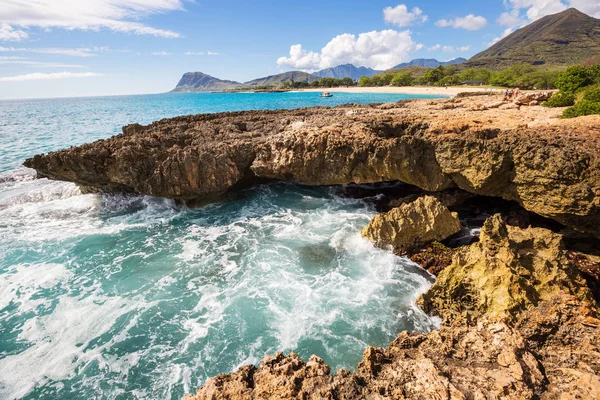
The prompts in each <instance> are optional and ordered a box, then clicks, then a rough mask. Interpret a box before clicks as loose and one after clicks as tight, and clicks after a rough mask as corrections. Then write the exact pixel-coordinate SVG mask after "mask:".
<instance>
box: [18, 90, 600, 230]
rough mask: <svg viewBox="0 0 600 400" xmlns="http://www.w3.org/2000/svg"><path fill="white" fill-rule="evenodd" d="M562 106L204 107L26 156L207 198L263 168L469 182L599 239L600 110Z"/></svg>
mask: <svg viewBox="0 0 600 400" xmlns="http://www.w3.org/2000/svg"><path fill="white" fill-rule="evenodd" d="M560 112H561V110H557V109H547V108H544V107H538V106H534V107H520V106H517V105H515V104H512V103H510V104H503V103H502V99H501V98H500V97H496V96H476V97H468V96H467V97H461V98H456V99H441V100H434V101H431V100H415V101H404V102H400V103H397V104H382V105H346V106H341V107H336V108H313V109H301V110H292V111H287V110H285V111H248V112H237V113H221V114H208V115H193V116H184V117H177V118H171V119H165V120H161V121H158V122H155V123H152V124H150V125H148V126H141V125H137V124H134V125H129V126H126V127H124V128H123V133H122V134H120V135H117V136H115V137H112V138H110V139H107V140H100V141H97V142H94V143H91V144H86V145H82V146H78V147H73V148H70V149H66V150H62V151H58V152H54V153H50V154H46V155H38V156H35V157H33V158H31V159H29V160H27V161H26V162H25V165H26V166H28V167H31V168H35V169H36V170H37V172H38V176H40V177H48V178H50V179H57V180H67V181H72V182H75V183H77V184H79V185H81V186H82V187H83V188H84V189H86V190H88V191H122V192H133V193H141V194H147V195H152V196H161V197H169V198H176V199H180V200H182V201H200V202H206V201H214V200H215V199H218V198H221V196H223V195H224V194H226V193H227V192H228V191H231V190H234V189H235V188H236V187H238V186H239V185H242V184H251V183H252V182H254V181H255V180H256V179H259V178H268V179H276V180H285V181H292V182H297V183H300V184H306V185H332V184H345V183H349V182H358V183H368V182H381V181H402V182H406V183H409V184H412V185H415V186H418V187H420V188H422V189H425V190H427V191H441V190H444V189H448V188H452V187H458V188H461V189H463V190H465V191H467V192H470V193H474V194H479V195H486V196H495V197H501V198H504V199H507V200H514V201H516V202H518V203H519V204H521V205H522V206H523V207H524V208H526V209H527V210H530V211H532V212H535V213H537V214H539V215H542V216H545V217H548V218H552V219H554V220H556V221H559V222H560V223H562V224H564V225H567V226H570V227H573V228H575V229H577V230H580V231H583V232H589V233H592V234H594V235H596V236H597V237H600V162H599V161H600V151H599V150H600V117H598V116H590V117H585V118H578V119H575V120H561V119H558V116H559V115H560Z"/></svg>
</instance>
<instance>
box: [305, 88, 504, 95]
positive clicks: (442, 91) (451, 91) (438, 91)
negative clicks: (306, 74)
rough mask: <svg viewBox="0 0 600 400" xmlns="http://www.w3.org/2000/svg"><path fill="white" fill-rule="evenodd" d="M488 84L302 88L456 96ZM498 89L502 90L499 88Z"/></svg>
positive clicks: (322, 90)
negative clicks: (446, 86)
mask: <svg viewBox="0 0 600 400" xmlns="http://www.w3.org/2000/svg"><path fill="white" fill-rule="evenodd" d="M486 90H488V87H487V86H476V87H471V86H452V87H448V88H445V87H427V86H407V87H396V86H378V87H337V88H316V89H313V88H311V89H300V91H302V92H332V93H335V92H345V93H393V94H432V95H436V96H443V95H447V96H456V95H457V94H458V93H461V92H483V91H486ZM496 91H498V92H500V91H499V89H496Z"/></svg>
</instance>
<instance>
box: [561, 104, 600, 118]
mask: <svg viewBox="0 0 600 400" xmlns="http://www.w3.org/2000/svg"><path fill="white" fill-rule="evenodd" d="M594 114H600V103H597V102H593V101H589V100H581V101H579V102H577V104H575V105H574V106H573V107H571V108H567V109H566V110H565V111H563V115H562V117H563V118H575V117H581V116H584V115H594Z"/></svg>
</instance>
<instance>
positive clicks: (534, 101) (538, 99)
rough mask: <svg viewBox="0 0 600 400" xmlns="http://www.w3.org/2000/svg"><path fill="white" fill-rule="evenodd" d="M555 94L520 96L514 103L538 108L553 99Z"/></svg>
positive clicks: (542, 93)
mask: <svg viewBox="0 0 600 400" xmlns="http://www.w3.org/2000/svg"><path fill="white" fill-rule="evenodd" d="M553 93H554V92H530V93H525V94H522V95H520V96H519V97H518V98H517V99H515V100H514V103H515V104H517V105H520V106H537V105H538V104H540V103H543V102H544V101H546V100H548V99H549V98H550V97H552V94H553Z"/></svg>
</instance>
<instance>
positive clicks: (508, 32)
mask: <svg viewBox="0 0 600 400" xmlns="http://www.w3.org/2000/svg"><path fill="white" fill-rule="evenodd" d="M511 33H513V28H506V29H505V30H504V32H502V35H501V36H498V37H495V38H494V40H492V41H491V42H489V43H488V46H492V45H494V44H496V43H498V42H499V41H501V40H502V39H504V38H505V37H507V36H508V35H510V34H511Z"/></svg>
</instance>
